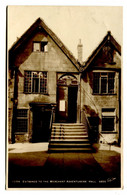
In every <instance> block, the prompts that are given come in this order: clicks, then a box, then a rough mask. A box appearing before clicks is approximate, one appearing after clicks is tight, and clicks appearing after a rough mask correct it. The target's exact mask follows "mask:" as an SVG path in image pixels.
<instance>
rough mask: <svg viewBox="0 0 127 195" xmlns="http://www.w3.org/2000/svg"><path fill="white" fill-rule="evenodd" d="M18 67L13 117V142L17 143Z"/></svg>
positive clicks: (15, 80)
mask: <svg viewBox="0 0 127 195" xmlns="http://www.w3.org/2000/svg"><path fill="white" fill-rule="evenodd" d="M17 74H18V69H17V67H14V96H13V117H12V144H13V143H15V131H16V128H17V124H16V123H17V122H16V121H17V120H16V117H17V105H18V75H17Z"/></svg>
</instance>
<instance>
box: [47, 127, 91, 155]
mask: <svg viewBox="0 0 127 195" xmlns="http://www.w3.org/2000/svg"><path fill="white" fill-rule="evenodd" d="M89 151H91V145H90V142H89V139H88V133H87V128H86V127H85V126H84V125H83V124H82V123H66V124H65V123H53V125H52V132H51V139H50V142H49V152H89Z"/></svg>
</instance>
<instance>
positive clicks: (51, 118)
mask: <svg viewBox="0 0 127 195" xmlns="http://www.w3.org/2000/svg"><path fill="white" fill-rule="evenodd" d="M52 121H53V109H52V111H51V117H50V123H49V130H51V129H52Z"/></svg>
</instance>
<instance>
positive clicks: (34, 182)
mask: <svg viewBox="0 0 127 195" xmlns="http://www.w3.org/2000/svg"><path fill="white" fill-rule="evenodd" d="M47 148H48V144H47V143H43V144H42V143H38V144H30V143H28V144H26V143H24V144H11V145H9V187H12V188H13V187H35V188H36V187H84V188H87V187H88V188H89V187H120V148H116V147H111V148H109V147H107V146H106V147H104V146H103V147H101V148H100V150H99V151H98V152H96V153H48V152H47Z"/></svg>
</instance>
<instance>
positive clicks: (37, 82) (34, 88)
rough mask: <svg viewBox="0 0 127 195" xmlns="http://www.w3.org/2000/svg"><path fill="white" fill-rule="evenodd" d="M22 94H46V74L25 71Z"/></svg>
mask: <svg viewBox="0 0 127 195" xmlns="http://www.w3.org/2000/svg"><path fill="white" fill-rule="evenodd" d="M24 77H25V78H24V92H25V93H42V94H47V72H38V71H34V72H33V71H25V74H24Z"/></svg>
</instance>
